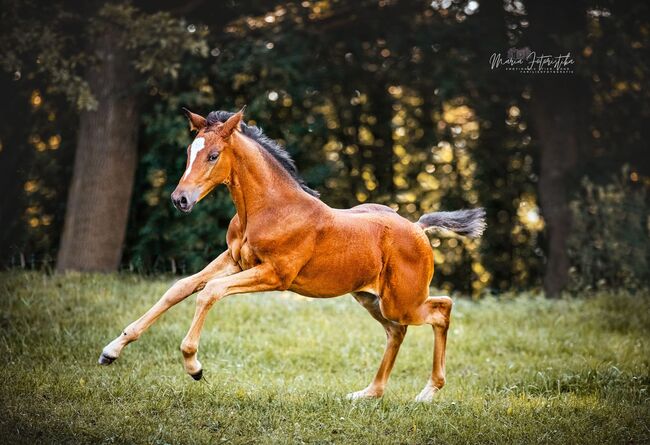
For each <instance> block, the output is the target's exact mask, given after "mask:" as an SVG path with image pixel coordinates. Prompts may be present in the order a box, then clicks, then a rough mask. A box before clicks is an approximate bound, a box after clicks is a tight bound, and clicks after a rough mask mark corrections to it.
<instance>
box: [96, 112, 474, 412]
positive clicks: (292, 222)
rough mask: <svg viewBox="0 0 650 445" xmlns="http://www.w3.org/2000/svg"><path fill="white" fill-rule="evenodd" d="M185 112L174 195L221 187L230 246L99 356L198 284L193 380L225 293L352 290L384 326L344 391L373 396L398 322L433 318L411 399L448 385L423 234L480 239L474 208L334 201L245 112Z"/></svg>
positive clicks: (190, 362) (190, 200)
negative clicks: (352, 387)
mask: <svg viewBox="0 0 650 445" xmlns="http://www.w3.org/2000/svg"><path fill="white" fill-rule="evenodd" d="M184 111H185V114H186V115H187V118H188V120H189V122H190V128H191V129H192V130H195V131H197V134H196V137H195V139H194V141H193V142H192V144H191V145H190V146H189V147H188V148H187V164H186V169H185V172H184V173H183V176H182V178H181V180H180V182H179V183H178V186H177V187H176V190H174V192H173V193H172V202H173V203H174V206H176V208H178V210H180V211H182V212H186V213H187V212H190V211H191V210H192V208H193V207H194V205H195V204H196V203H197V202H198V201H200V200H201V199H202V198H203V197H204V196H206V195H207V194H208V193H210V191H212V189H214V188H215V187H216V186H217V185H219V184H225V185H226V186H227V187H228V189H229V191H230V195H231V197H232V200H233V202H234V204H235V208H236V210H237V213H236V214H235V216H234V217H233V218H232V220H231V221H230V225H229V227H228V233H227V235H226V241H227V244H228V249H227V250H226V251H225V252H223V253H222V254H221V255H219V257H217V258H216V259H215V260H214V261H212V262H211V263H210V264H208V265H207V267H206V268H205V269H203V270H202V271H200V272H198V273H196V274H194V275H192V276H189V277H186V278H183V279H181V280H179V281H178V282H176V283H175V284H174V285H173V286H172V287H171V288H170V289H169V290H168V291H167V292H165V294H164V295H163V296H162V298H161V299H160V300H159V301H158V302H157V303H156V304H154V306H153V307H152V308H151V309H149V310H148V311H147V312H146V313H145V314H144V315H143V316H142V317H140V318H139V319H138V320H136V321H134V322H133V323H131V324H130V325H129V326H127V327H126V328H125V329H124V331H123V332H122V333H121V334H120V335H119V336H118V337H117V338H116V339H115V340H113V341H112V342H111V343H109V344H108V345H107V346H106V347H105V348H104V350H103V352H102V354H101V356H100V358H99V363H100V364H103V365H108V364H110V363H112V362H113V361H114V360H115V359H117V358H118V357H119V355H120V353H121V352H122V349H123V348H124V347H125V346H126V345H127V344H129V343H131V342H133V341H135V340H137V339H138V338H139V337H140V335H141V334H142V333H143V332H144V331H145V330H146V329H147V328H149V326H151V325H152V324H153V323H154V322H155V321H156V320H157V319H158V318H159V317H160V316H161V315H162V314H163V313H164V312H165V311H166V310H167V309H169V308H170V307H172V306H173V305H175V304H176V303H178V302H180V301H182V300H183V299H185V298H187V297H188V296H189V295H191V294H193V293H195V292H198V295H197V298H196V312H195V314H194V318H193V320H192V325H191V326H190V329H189V332H188V333H187V335H186V336H185V338H184V339H183V342H182V343H181V351H182V353H183V360H184V367H185V370H186V371H187V373H189V374H190V375H191V376H192V377H193V378H194V379H196V380H199V379H200V378H201V376H202V375H203V367H202V365H201V363H200V362H199V360H198V359H197V351H198V347H199V338H200V335H201V330H202V328H203V323H204V322H205V317H206V315H207V313H208V311H209V310H210V308H211V307H212V305H214V304H215V303H216V302H217V301H219V300H221V299H222V298H224V297H227V296H229V295H234V294H239V293H244V292H261V291H272V290H286V289H289V290H291V291H294V292H297V293H299V294H302V295H305V296H308V297H314V298H330V297H337V296H340V295H344V294H348V293H351V294H352V295H353V296H354V298H355V299H356V300H357V301H358V302H359V303H360V304H361V305H362V306H363V307H364V308H365V309H366V310H367V311H368V312H370V315H372V317H373V318H375V319H376V320H377V321H379V323H381V325H382V326H383V327H384V329H385V330H386V337H387V342H386V349H385V351H384V356H383V358H382V360H381V364H380V365H379V370H378V371H377V374H376V375H375V378H374V379H373V381H372V382H371V383H370V385H369V386H368V387H367V388H365V389H363V390H361V391H357V392H354V393H351V394H349V395H348V397H349V398H351V399H356V398H366V397H381V396H382V394H383V393H384V388H385V386H386V383H387V381H388V377H389V375H390V372H391V369H392V367H393V364H394V362H395V357H396V356H397V352H398V351H399V347H400V345H401V343H402V341H403V339H404V336H405V335H406V330H407V327H408V326H409V325H421V324H430V325H432V326H433V331H434V336H435V341H434V352H433V371H432V373H431V378H430V379H429V381H428V383H427V385H426V386H425V388H424V389H423V390H422V392H421V393H420V394H419V395H418V396H417V398H416V400H418V401H430V400H432V398H433V396H434V394H435V392H436V391H438V390H439V389H441V388H442V387H443V385H444V384H445V344H446V340H447V330H448V328H449V319H450V314H451V308H452V301H451V299H450V298H449V297H432V296H429V294H428V292H429V283H430V282H431V278H432V276H433V252H432V250H431V247H430V244H429V240H428V238H427V236H426V235H425V231H426V230H429V229H436V230H447V231H451V232H455V233H456V234H459V235H463V236H468V237H472V238H476V237H479V236H480V235H481V234H482V232H483V230H484V229H485V212H484V211H483V209H472V210H459V211H456V212H437V213H429V214H425V215H423V216H422V217H421V218H420V220H419V221H418V222H417V223H413V222H411V221H408V220H407V219H405V218H403V217H401V216H400V215H398V214H397V213H396V212H395V211H394V210H392V209H391V208H390V207H386V206H383V205H378V204H363V205H359V206H356V207H353V208H351V209H333V208H331V207H329V206H327V205H326V204H325V203H323V202H322V201H320V200H319V199H318V193H317V192H315V191H314V190H312V189H310V188H309V187H307V185H305V183H304V182H303V181H302V179H301V178H300V177H299V176H298V172H297V170H296V166H295V164H294V162H293V160H292V159H291V158H290V157H289V155H288V153H287V152H286V151H285V150H284V149H283V148H282V147H280V146H279V145H278V144H277V143H275V142H274V141H272V140H270V139H268V138H267V137H266V136H264V134H263V133H262V131H261V130H260V129H259V128H257V127H253V126H248V125H246V124H245V123H243V122H242V118H243V110H242V111H240V112H238V113H228V112H225V111H217V112H212V113H210V114H209V115H208V116H207V118H204V117H202V116H199V115H197V114H194V113H192V112H190V111H188V110H184Z"/></svg>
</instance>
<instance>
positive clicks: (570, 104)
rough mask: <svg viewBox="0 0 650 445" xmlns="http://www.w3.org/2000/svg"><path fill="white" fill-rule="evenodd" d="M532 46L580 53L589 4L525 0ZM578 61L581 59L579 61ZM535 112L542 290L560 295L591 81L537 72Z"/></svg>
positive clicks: (565, 280)
mask: <svg viewBox="0 0 650 445" xmlns="http://www.w3.org/2000/svg"><path fill="white" fill-rule="evenodd" d="M526 7H527V8H528V15H529V18H530V24H531V28H530V41H531V43H532V45H533V47H532V48H531V50H533V51H536V52H537V54H538V55H539V54H540V53H542V52H543V53H544V54H551V55H553V56H558V55H560V54H566V53H567V52H569V51H570V52H571V56H572V57H573V58H574V60H575V59H577V57H578V56H579V54H580V51H581V48H580V39H579V38H577V37H581V36H583V35H584V33H585V32H586V29H585V26H586V23H585V16H586V7H585V6H584V3H583V2H581V1H576V2H563V1H561V0H549V1H547V2H529V3H528V2H527V3H526ZM577 63H579V62H578V61H577V62H576V64H577ZM532 89H533V95H532V98H531V102H530V106H531V117H532V120H533V123H534V127H535V130H536V135H537V141H538V143H539V146H540V175H539V198H540V204H541V208H542V213H543V216H544V219H545V221H546V235H547V238H548V248H547V264H546V272H545V274H544V291H545V293H546V296H547V297H557V296H558V295H559V294H560V292H561V291H562V290H564V289H565V288H566V285H567V283H568V279H569V257H568V253H567V238H568V236H569V234H570V232H571V214H570V211H569V200H570V197H571V191H572V190H573V185H574V179H575V177H576V176H577V171H576V170H577V168H578V160H579V158H580V154H581V152H582V151H584V150H583V148H582V147H581V143H583V142H584V138H583V134H582V133H583V132H585V131H586V130H585V128H586V127H585V116H587V115H588V114H589V100H588V84H587V83H586V82H585V80H584V79H582V78H581V77H580V75H579V73H578V72H576V65H574V74H568V75H562V74H537V75H535V77H534V78H533V82H532Z"/></svg>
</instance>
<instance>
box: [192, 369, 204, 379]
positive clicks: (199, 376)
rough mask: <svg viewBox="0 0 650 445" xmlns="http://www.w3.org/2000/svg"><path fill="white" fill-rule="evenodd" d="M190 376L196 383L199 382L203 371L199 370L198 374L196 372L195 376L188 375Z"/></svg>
mask: <svg viewBox="0 0 650 445" xmlns="http://www.w3.org/2000/svg"><path fill="white" fill-rule="evenodd" d="M190 376H191V377H192V378H193V379H194V380H196V381H197V382H198V381H199V380H201V377H203V370H202V369H201V370H199V372H197V373H196V374H190Z"/></svg>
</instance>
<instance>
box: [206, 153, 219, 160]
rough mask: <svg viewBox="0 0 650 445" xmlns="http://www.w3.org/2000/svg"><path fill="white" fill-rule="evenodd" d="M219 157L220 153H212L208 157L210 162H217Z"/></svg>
mask: <svg viewBox="0 0 650 445" xmlns="http://www.w3.org/2000/svg"><path fill="white" fill-rule="evenodd" d="M218 157H219V153H210V154H209V155H208V161H210V162H214V161H216V160H217V158H218Z"/></svg>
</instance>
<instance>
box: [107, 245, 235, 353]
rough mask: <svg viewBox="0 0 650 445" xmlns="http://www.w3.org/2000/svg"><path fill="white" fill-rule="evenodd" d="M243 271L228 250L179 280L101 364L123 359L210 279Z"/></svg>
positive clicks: (123, 335)
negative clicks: (158, 322) (165, 315)
mask: <svg viewBox="0 0 650 445" xmlns="http://www.w3.org/2000/svg"><path fill="white" fill-rule="evenodd" d="M240 270H241V269H240V268H239V266H238V265H237V263H236V262H235V261H234V260H233V259H232V256H231V255H230V251H228V250H226V251H225V252H223V253H222V254H221V255H219V256H218V257H217V258H216V259H215V260H214V261H212V262H211V263H210V264H208V265H207V266H206V267H205V268H204V269H203V270H202V271H200V272H198V273H196V274H194V275H192V276H189V277H186V278H183V279H180V280H178V281H177V282H176V283H174V285H173V286H172V287H171V288H169V290H167V292H165V294H164V295H163V296H162V298H161V299H160V300H158V302H157V303H156V304H154V305H153V306H152V307H151V309H149V310H148V311H147V312H146V313H145V314H144V315H143V316H142V317H140V318H138V319H137V320H136V321H134V322H133V323H131V324H130V325H128V326H127V327H126V328H125V329H124V330H123V331H122V333H121V334H120V335H119V336H118V337H117V338H116V339H115V340H113V341H112V342H110V343H109V344H108V345H106V347H105V348H104V350H103V351H102V354H101V355H100V356H99V364H100V365H110V364H111V363H113V361H114V360H115V359H116V358H118V357H119V356H120V353H121V352H122V349H124V347H125V346H126V345H128V344H129V343H131V342H133V341H136V340H137V339H138V338H139V337H140V335H142V333H143V332H144V331H145V330H147V329H148V328H149V327H150V326H151V325H152V324H153V323H154V322H155V321H156V320H157V319H158V318H159V317H160V316H161V315H162V314H163V313H165V312H166V311H167V310H168V309H169V308H171V307H172V306H174V305H175V304H177V303H179V302H181V301H183V300H184V299H185V298H187V297H188V296H190V295H192V294H193V293H194V292H196V291H198V290H201V289H203V287H204V286H205V284H206V283H207V282H208V281H209V280H211V279H213V278H216V277H222V276H227V275H231V274H233V273H236V272H239V271H240Z"/></svg>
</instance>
